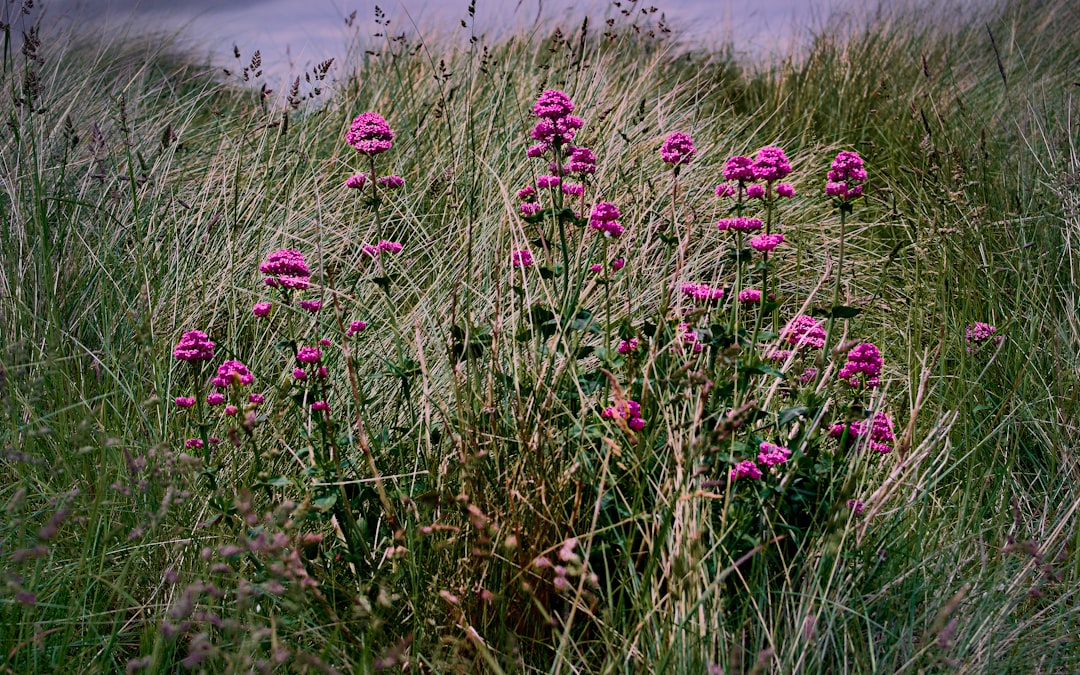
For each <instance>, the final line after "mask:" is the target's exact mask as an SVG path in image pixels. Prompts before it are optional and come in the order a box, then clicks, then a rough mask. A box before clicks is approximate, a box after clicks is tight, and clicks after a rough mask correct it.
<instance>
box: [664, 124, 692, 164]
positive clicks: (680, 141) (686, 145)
mask: <svg viewBox="0 0 1080 675" xmlns="http://www.w3.org/2000/svg"><path fill="white" fill-rule="evenodd" d="M696 154H697V150H695V149H694V139H692V138H690V135H689V134H684V133H682V132H678V131H676V132H675V133H673V134H671V135H670V136H668V137H667V140H665V141H664V144H663V145H662V146H660V157H661V159H663V160H664V163H666V164H671V165H673V166H678V165H680V164H689V163H690V161H691V160H692V159H694V155H696Z"/></svg>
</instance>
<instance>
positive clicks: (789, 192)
mask: <svg viewBox="0 0 1080 675" xmlns="http://www.w3.org/2000/svg"><path fill="white" fill-rule="evenodd" d="M776 195H777V196H778V197H783V198H785V199H791V198H792V197H794V196H795V186H794V185H791V184H790V183H780V184H779V185H777V186H776Z"/></svg>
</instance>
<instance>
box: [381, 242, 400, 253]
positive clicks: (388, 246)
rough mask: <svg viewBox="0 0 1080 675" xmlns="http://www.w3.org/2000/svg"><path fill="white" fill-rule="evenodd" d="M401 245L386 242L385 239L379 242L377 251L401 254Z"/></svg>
mask: <svg viewBox="0 0 1080 675" xmlns="http://www.w3.org/2000/svg"><path fill="white" fill-rule="evenodd" d="M401 248H402V247H401V244H399V243H398V242H396V241H387V240H385V239H383V240H381V241H379V250H380V251H386V252H387V253H401Z"/></svg>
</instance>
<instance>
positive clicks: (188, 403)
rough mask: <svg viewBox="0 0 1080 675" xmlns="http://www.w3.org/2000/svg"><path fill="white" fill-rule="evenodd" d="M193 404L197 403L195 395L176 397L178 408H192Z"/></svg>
mask: <svg viewBox="0 0 1080 675" xmlns="http://www.w3.org/2000/svg"><path fill="white" fill-rule="evenodd" d="M193 405H195V397H194V396H177V397H176V407H177V408H190V407H192V406H193Z"/></svg>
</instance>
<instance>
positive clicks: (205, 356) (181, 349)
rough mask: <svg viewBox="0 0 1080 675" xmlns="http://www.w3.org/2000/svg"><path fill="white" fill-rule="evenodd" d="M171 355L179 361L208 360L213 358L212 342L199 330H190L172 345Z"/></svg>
mask: <svg viewBox="0 0 1080 675" xmlns="http://www.w3.org/2000/svg"><path fill="white" fill-rule="evenodd" d="M173 357H174V358H176V359H177V360H180V361H209V360H210V359H212V358H214V343H213V342H211V341H210V338H209V337H207V335H206V333H204V332H202V331H201V330H191V331H188V332H186V333H184V334H183V335H182V336H181V337H180V342H177V343H176V346H175V347H173Z"/></svg>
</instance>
